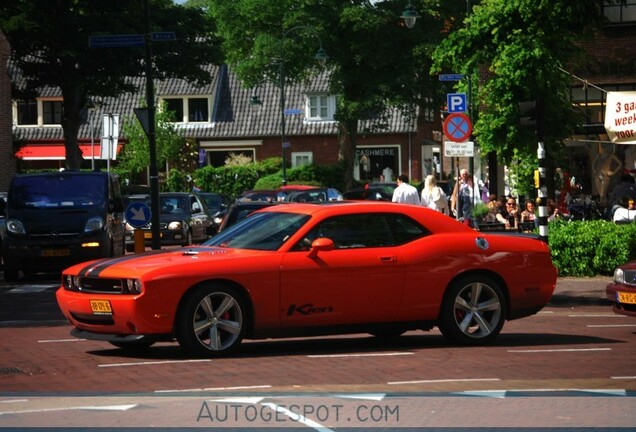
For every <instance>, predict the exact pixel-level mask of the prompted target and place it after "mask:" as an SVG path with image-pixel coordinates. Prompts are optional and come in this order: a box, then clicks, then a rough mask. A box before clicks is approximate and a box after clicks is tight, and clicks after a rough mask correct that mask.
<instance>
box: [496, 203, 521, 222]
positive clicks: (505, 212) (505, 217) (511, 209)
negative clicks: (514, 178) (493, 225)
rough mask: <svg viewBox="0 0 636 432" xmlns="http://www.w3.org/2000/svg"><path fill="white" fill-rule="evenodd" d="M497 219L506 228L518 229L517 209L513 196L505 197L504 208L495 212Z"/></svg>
mask: <svg viewBox="0 0 636 432" xmlns="http://www.w3.org/2000/svg"><path fill="white" fill-rule="evenodd" d="M497 220H498V221H499V222H500V223H502V224H504V225H505V227H506V229H507V230H519V209H517V200H515V199H514V197H508V198H507V199H506V208H505V209H501V211H500V212H499V213H498V214H497Z"/></svg>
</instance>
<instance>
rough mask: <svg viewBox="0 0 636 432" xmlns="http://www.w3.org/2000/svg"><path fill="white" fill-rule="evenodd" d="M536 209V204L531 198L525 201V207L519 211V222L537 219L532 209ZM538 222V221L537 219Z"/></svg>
mask: <svg viewBox="0 0 636 432" xmlns="http://www.w3.org/2000/svg"><path fill="white" fill-rule="evenodd" d="M535 209H536V204H535V202H534V201H533V200H531V199H529V200H527V201H526V203H525V209H524V210H523V211H522V212H521V215H520V222H521V223H524V222H535V221H537V216H536V215H535V213H534V211H535ZM537 222H538V221H537Z"/></svg>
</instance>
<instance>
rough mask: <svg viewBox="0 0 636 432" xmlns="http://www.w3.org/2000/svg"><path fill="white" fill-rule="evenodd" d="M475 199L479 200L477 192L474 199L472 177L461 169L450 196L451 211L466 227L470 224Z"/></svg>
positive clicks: (465, 170)
mask: <svg viewBox="0 0 636 432" xmlns="http://www.w3.org/2000/svg"><path fill="white" fill-rule="evenodd" d="M475 199H478V200H480V198H479V193H478V192H477V197H475V184H474V179H473V176H471V175H470V174H469V173H468V170H467V169H465V168H463V169H461V170H460V171H459V178H458V179H457V181H456V182H455V187H454V188H453V194H452V195H451V211H454V212H455V215H456V216H457V219H460V220H463V221H464V223H466V224H467V225H469V224H470V219H471V218H472V213H473V206H474V205H475ZM479 202H481V200H480V201H479Z"/></svg>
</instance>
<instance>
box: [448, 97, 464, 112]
mask: <svg viewBox="0 0 636 432" xmlns="http://www.w3.org/2000/svg"><path fill="white" fill-rule="evenodd" d="M446 106H447V108H448V112H449V113H458V112H466V111H467V110H466V93H448V94H447V95H446Z"/></svg>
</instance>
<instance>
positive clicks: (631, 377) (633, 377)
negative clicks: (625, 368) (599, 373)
mask: <svg viewBox="0 0 636 432" xmlns="http://www.w3.org/2000/svg"><path fill="white" fill-rule="evenodd" d="M610 378H611V379H614V380H633V379H636V375H634V376H614V377H610Z"/></svg>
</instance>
